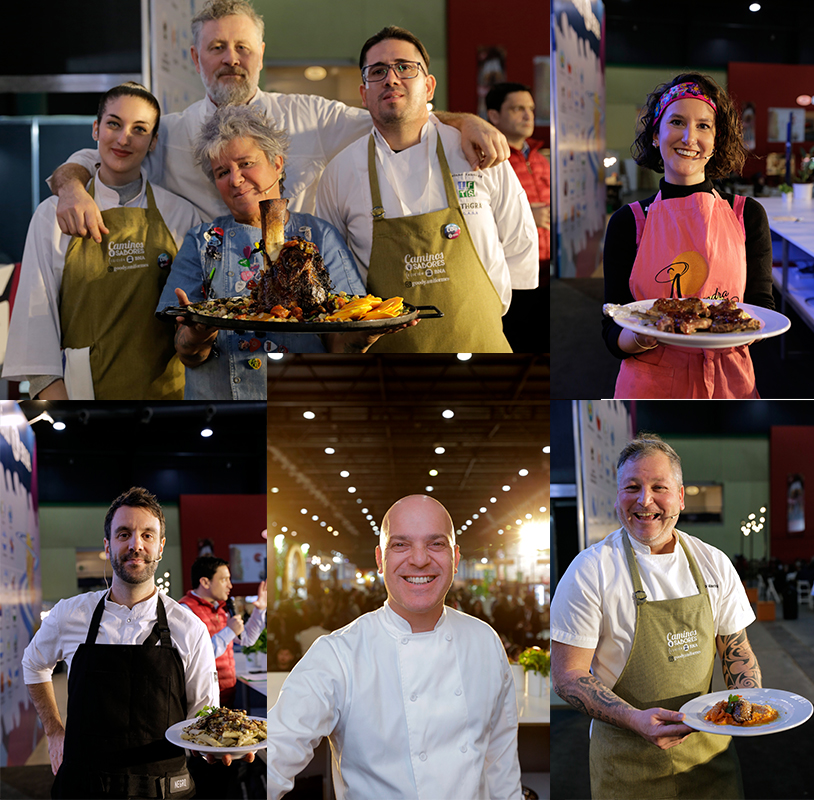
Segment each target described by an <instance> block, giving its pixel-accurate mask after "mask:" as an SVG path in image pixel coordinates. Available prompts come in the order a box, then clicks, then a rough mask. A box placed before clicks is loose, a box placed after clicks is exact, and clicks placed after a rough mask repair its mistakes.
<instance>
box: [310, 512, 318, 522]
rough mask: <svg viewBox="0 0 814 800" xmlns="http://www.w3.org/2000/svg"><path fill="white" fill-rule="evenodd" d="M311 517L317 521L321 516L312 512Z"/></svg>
mask: <svg viewBox="0 0 814 800" xmlns="http://www.w3.org/2000/svg"><path fill="white" fill-rule="evenodd" d="M311 519H312V520H314V522H316V521H317V520H318V519H319V516H318V515H316V514H312V515H311Z"/></svg>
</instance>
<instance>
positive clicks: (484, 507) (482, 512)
mask: <svg viewBox="0 0 814 800" xmlns="http://www.w3.org/2000/svg"><path fill="white" fill-rule="evenodd" d="M478 511H480V513H481V514H485V513H486V506H481V507H480V508H479V509H478Z"/></svg>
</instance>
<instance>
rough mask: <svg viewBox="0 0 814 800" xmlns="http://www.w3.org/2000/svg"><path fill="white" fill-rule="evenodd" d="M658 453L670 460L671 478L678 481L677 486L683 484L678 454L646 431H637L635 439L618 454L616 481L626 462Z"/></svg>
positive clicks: (658, 437) (662, 440)
mask: <svg viewBox="0 0 814 800" xmlns="http://www.w3.org/2000/svg"><path fill="white" fill-rule="evenodd" d="M659 453H662V454H663V455H665V456H667V458H669V459H670V466H671V467H672V470H673V476H674V477H675V479H676V480H677V481H678V485H679V486H682V485H683V484H684V475H683V472H682V470H681V458H680V457H679V455H678V453H676V451H675V450H673V448H672V447H670V445H669V444H667V442H665V441H664V439H662V438H661V436H659V435H658V434H655V433H647V432H646V431H639V433H637V434H636V438H635V439H631V440H630V441H629V442H628V443H627V444H626V445H625V446H624V448H623V450H622V452H621V453H620V454H619V460H618V461H617V462H616V481H617V484H618V482H619V473H620V472H621V471H622V466H623V465H624V464H625V463H626V462H628V461H638V459H640V458H646V457H647V456H654V455H657V454H659Z"/></svg>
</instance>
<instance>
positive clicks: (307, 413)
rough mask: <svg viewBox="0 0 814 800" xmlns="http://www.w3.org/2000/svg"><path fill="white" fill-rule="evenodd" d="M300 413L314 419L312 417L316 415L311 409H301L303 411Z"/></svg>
mask: <svg viewBox="0 0 814 800" xmlns="http://www.w3.org/2000/svg"><path fill="white" fill-rule="evenodd" d="M302 415H303V416H304V417H305V418H306V419H314V418H315V417H316V414H315V413H314V412H313V411H303V412H302Z"/></svg>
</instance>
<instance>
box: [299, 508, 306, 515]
mask: <svg viewBox="0 0 814 800" xmlns="http://www.w3.org/2000/svg"><path fill="white" fill-rule="evenodd" d="M307 513H308V509H307V508H301V509H300V514H307Z"/></svg>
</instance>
